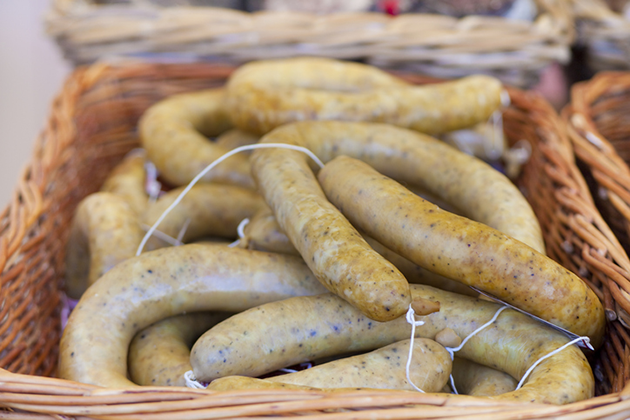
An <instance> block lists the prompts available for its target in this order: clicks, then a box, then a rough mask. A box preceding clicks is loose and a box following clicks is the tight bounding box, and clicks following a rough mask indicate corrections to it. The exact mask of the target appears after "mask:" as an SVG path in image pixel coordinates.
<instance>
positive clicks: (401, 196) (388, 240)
mask: <svg viewBox="0 0 630 420" xmlns="http://www.w3.org/2000/svg"><path fill="white" fill-rule="evenodd" d="M503 95H504V91H503V88H502V86H501V84H500V83H499V82H498V81H497V80H495V79H493V78H490V77H486V76H471V77H468V78H464V79H460V80H457V81H453V82H447V83H441V84H435V85H426V86H419V87H418V86H412V85H409V84H407V83H406V82H404V81H402V80H399V79H398V78H396V77H394V76H392V75H390V74H387V73H384V72H382V71H380V70H378V69H376V68H373V67H369V66H366V65H362V64H358V63H347V62H339V61H335V60H330V59H319V58H299V59H285V60H270V61H260V62H254V63H250V64H247V65H244V66H242V67H241V68H240V69H238V70H237V71H236V72H235V73H234V74H233V75H232V77H231V78H230V80H229V82H228V84H227V85H226V87H225V88H222V89H214V90H209V91H202V92H195V93H189V94H182V95H177V96H173V97H170V98H167V99H166V100H164V101H162V102H159V103H157V104H155V105H154V106H152V107H151V108H150V109H148V110H147V111H146V113H145V115H144V116H143V118H142V120H141V121H140V124H139V132H140V135H141V143H142V146H143V151H142V152H141V153H134V154H132V155H130V156H128V157H127V158H126V159H125V160H124V161H123V162H122V163H121V164H120V165H119V166H118V167H117V168H116V169H115V170H114V171H113V172H112V173H111V175H110V177H109V178H108V179H107V181H106V182H105V184H104V185H103V188H102V190H101V191H100V192H98V193H95V194H93V195H91V196H88V197H87V198H86V199H85V200H84V201H83V202H82V203H81V204H80V205H79V207H78V208H77V211H76V215H75V218H74V221H73V226H72V232H71V238H70V241H69V246H68V252H67V282H66V286H67V287H66V290H67V293H68V295H69V296H71V297H73V298H77V299H79V298H80V300H79V302H78V304H77V306H76V308H75V309H74V311H73V312H72V314H71V316H70V318H69V321H68V324H67V326H66V328H65V330H64V334H63V337H62V340H61V351H60V363H59V366H60V367H59V375H60V376H61V377H63V378H66V379H71V380H75V381H79V382H85V383H90V384H96V385H101V386H105V387H130V386H137V385H183V384H184V375H183V373H184V372H186V371H188V370H192V371H193V373H194V376H195V377H196V379H197V380H198V381H203V382H207V383H209V389H215V390H227V389H241V388H268V387H283V388H300V389H303V388H308V389H311V388H318V389H325V390H327V391H329V392H336V391H338V390H343V389H348V388H352V389H356V388H388V389H398V390H400V389H403V390H413V387H412V385H411V384H410V383H409V381H408V380H407V377H406V372H405V365H406V364H407V359H408V352H409V346H410V343H409V338H410V335H411V326H410V325H409V323H408V322H407V320H406V319H405V316H404V315H405V313H407V311H408V309H409V307H412V308H413V309H414V310H415V312H416V313H417V314H418V315H419V316H418V317H417V319H421V320H422V321H424V325H422V326H419V327H417V328H416V330H415V331H416V333H415V337H416V338H417V339H416V340H415V341H414V346H413V352H412V354H413V356H412V360H411V365H410V379H411V381H412V382H413V383H414V384H415V385H416V386H418V387H420V388H421V389H422V390H424V391H425V392H449V391H451V389H450V388H449V385H448V379H449V375H451V374H452V375H453V377H454V384H455V385H456V388H457V389H458V391H459V392H460V393H464V394H468V395H475V396H486V397H488V398H495V399H501V400H514V401H534V402H546V403H554V404H563V403H569V402H574V401H579V400H582V399H586V398H590V397H592V396H593V388H594V379H593V373H592V371H591V368H590V366H589V364H588V362H587V360H586V358H585V356H584V354H583V353H582V351H581V350H580V349H579V348H578V347H577V346H570V347H567V348H565V349H564V350H562V351H561V352H558V353H557V354H554V355H553V356H552V357H549V358H547V359H545V360H544V361H542V363H540V364H538V365H537V366H536V367H535V368H534V369H533V371H532V372H531V373H530V374H529V376H528V377H527V380H526V381H525V384H524V385H523V386H522V387H520V388H518V389H516V384H517V382H518V380H520V379H521V378H522V377H523V375H524V374H525V372H526V371H527V370H528V369H529V368H530V367H531V366H533V365H534V364H535V363H536V362H537V361H538V360H539V359H540V358H541V357H543V356H545V355H547V354H549V353H550V352H552V351H554V350H556V349H558V348H560V347H561V346H563V345H564V344H566V343H568V342H569V338H567V336H566V335H565V334H563V333H562V332H559V331H558V330H556V329H554V328H551V327H549V326H546V325H544V324H542V323H540V322H539V321H537V320H534V319H533V318H531V317H529V316H527V315H525V314H523V313H520V312H517V311H515V310H512V309H508V310H505V311H503V312H502V313H501V314H500V315H498V317H497V318H496V320H495V321H494V322H493V323H492V324H491V325H489V326H488V327H486V328H484V329H482V330H481V331H479V332H478V333H476V334H475V335H474V336H473V337H471V338H470V340H468V341H467V342H466V343H465V345H464V346H463V347H462V349H461V350H460V351H459V352H458V353H457V356H456V357H455V358H454V360H453V359H452V358H451V355H450V354H449V353H448V352H447V350H446V349H445V347H449V348H450V347H456V346H457V345H458V344H459V343H460V342H461V340H462V339H464V338H466V337H468V336H469V335H471V333H473V332H474V331H476V330H477V329H478V328H479V327H480V326H481V325H483V324H485V323H486V322H488V321H489V320H490V319H491V318H492V317H493V316H494V315H495V313H496V312H497V310H498V309H499V308H500V307H501V306H500V305H498V304H496V303H492V302H489V301H487V300H483V299H479V298H477V296H478V293H477V292H475V291H473V289H471V288H470V287H469V286H473V287H475V288H477V289H480V290H483V291H485V292H487V293H489V294H491V295H493V296H496V297H497V298H499V299H501V300H503V301H504V302H507V303H509V304H510V305H513V306H515V307H518V308H520V309H522V310H523V311H526V312H528V313H530V314H533V315H535V316H537V317H539V318H542V319H544V320H546V321H548V322H550V323H552V324H555V325H557V326H559V327H561V328H564V329H566V330H568V331H571V332H572V333H575V334H578V335H580V336H587V337H588V338H589V339H590V341H591V344H592V345H593V346H595V347H597V346H599V345H601V343H602V340H603V333H604V324H605V322H604V312H603V308H602V305H601V303H600V302H599V300H598V299H597V297H596V295H595V294H594V293H593V292H592V290H590V289H589V287H588V286H587V285H586V284H585V283H584V282H583V281H582V280H581V279H580V278H579V277H577V276H576V275H575V274H573V273H571V272H569V271H568V270H566V269H565V268H563V267H562V266H560V265H559V264H557V263H556V262H554V261H553V260H551V259H549V258H548V257H546V256H545V248H544V243H543V240H542V235H541V232H540V227H539V224H538V221H537V220H536V217H535V216H534V213H533V211H532V209H531V208H530V206H529V204H528V203H527V201H526V200H525V199H524V197H523V196H522V194H521V193H520V192H519V191H518V189H517V188H516V187H515V186H514V185H513V184H512V183H511V182H510V181H509V180H508V179H507V178H506V177H505V176H504V175H503V174H501V173H500V172H498V171H496V170H495V169H493V168H492V167H491V166H489V165H488V164H486V163H484V162H483V161H481V160H479V159H477V158H475V157H473V156H469V155H467V154H464V153H462V152H459V151H458V150H456V149H454V148H452V147H451V146H449V145H447V144H445V143H444V142H441V141H439V140H437V139H435V138H433V137H431V136H430V135H429V134H432V135H433V134H440V133H445V132H449V131H452V130H457V129H461V128H466V127H470V126H472V125H474V124H477V123H479V122H483V121H485V120H487V119H488V118H489V117H490V115H492V113H493V112H496V111H497V110H498V109H500V107H501V104H502V96H503ZM209 138H212V139H213V140H209ZM255 143H258V144H267V145H268V146H272V145H277V146H274V147H267V148H260V149H255V150H253V151H252V152H243V153H239V154H235V155H234V156H232V157H230V158H229V159H227V160H225V161H224V162H222V163H220V164H219V165H218V166H216V168H214V169H213V170H211V171H210V172H208V174H207V175H206V176H204V178H203V179H202V181H201V183H199V184H197V185H195V186H193V187H192V189H190V191H189V193H188V194H187V195H186V196H184V198H183V199H182V200H181V202H179V204H177V205H176V206H175V207H174V208H173V210H172V211H171V212H170V213H168V215H167V216H166V217H165V218H164V220H163V221H162V222H161V223H160V224H159V226H158V231H159V235H154V236H152V237H151V238H150V239H149V241H148V242H147V243H146V245H145V246H144V248H143V250H142V251H143V252H142V253H141V254H139V255H137V256H136V253H137V250H138V246H139V244H140V242H141V241H142V238H143V236H144V235H145V230H146V227H147V226H151V225H153V224H154V223H155V222H156V220H158V218H160V217H161V216H162V215H163V213H164V211H165V210H166V209H167V208H168V207H169V206H171V205H172V204H173V203H174V202H175V200H176V198H177V197H178V195H179V194H180V193H181V191H182V190H183V189H184V187H185V185H186V184H187V183H189V182H190V181H191V180H192V179H193V178H194V177H195V176H197V174H199V173H200V172H201V171H202V169H204V168H205V167H206V166H207V165H208V164H210V163H212V162H214V161H215V160H217V159H218V158H219V157H221V156H223V155H224V154H225V153H227V152H228V151H230V150H232V149H234V148H236V147H239V146H243V145H250V144H255ZM282 145H292V146H300V147H302V148H305V149H308V150H310V151H311V152H312V153H313V154H314V155H315V156H316V157H317V158H319V160H321V162H323V167H322V168H320V167H318V166H317V165H315V164H314V161H313V160H312V159H311V158H310V157H309V156H308V155H306V154H304V153H303V152H301V151H299V150H295V149H286V148H282V147H281V146H282ZM147 161H150V162H152V163H153V164H154V165H155V166H156V167H157V168H158V170H159V173H160V176H161V179H162V180H164V181H165V182H167V183H168V184H170V185H171V186H172V187H173V189H171V190H170V191H169V192H167V193H164V194H163V195H162V196H161V197H159V198H158V199H157V200H154V201H152V200H150V199H149V197H148V195H147V192H146V188H145V182H146V179H145V178H146V174H145V170H144V166H145V163H146V162H147ZM423 197H424V198H423ZM438 205H439V206H438ZM244 219H249V223H248V224H247V225H246V226H245V228H244V230H243V232H242V235H241V238H240V239H239V240H238V242H237V243H231V244H230V245H228V244H229V243H230V242H231V241H233V240H234V239H236V235H237V231H238V227H239V224H241V222H242V221H243V220H244ZM184 228H185V229H184ZM169 238H170V239H169ZM173 245H176V246H173ZM234 245H236V246H234ZM193 344H194V345H193ZM306 361H316V362H317V363H316V365H315V366H314V367H312V368H310V369H306V370H302V371H298V372H292V373H284V374H282V375H276V376H272V377H268V378H266V379H260V377H261V376H264V375H266V374H269V373H270V372H274V371H278V370H286V369H287V368H288V367H290V366H292V365H296V364H300V363H303V362H306ZM454 398H460V397H459V396H454ZM461 398H465V397H463V396H461Z"/></svg>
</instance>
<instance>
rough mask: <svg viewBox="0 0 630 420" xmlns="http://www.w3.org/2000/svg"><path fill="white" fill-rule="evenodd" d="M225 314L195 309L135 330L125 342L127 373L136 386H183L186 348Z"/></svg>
mask: <svg viewBox="0 0 630 420" xmlns="http://www.w3.org/2000/svg"><path fill="white" fill-rule="evenodd" d="M228 316H229V314H227V313H225V312H196V313H192V314H185V315H178V316H173V317H170V318H166V319H164V320H162V321H159V322H156V323H155V324H153V325H151V326H149V327H147V328H145V329H144V330H142V331H140V332H138V334H136V336H135V337H134V338H133V340H132V341H131V344H130V345H129V358H128V360H129V375H130V377H131V380H132V381H134V382H135V383H136V384H138V385H147V386H158V385H159V386H186V381H185V380H184V373H186V372H188V371H189V370H191V369H192V367H191V366H190V347H191V346H192V345H193V343H194V342H195V340H197V338H199V336H200V335H201V334H203V333H204V332H206V331H207V330H208V329H210V327H212V326H213V325H215V324H217V323H218V322H221V321H223V320H224V319H226V318H227V317H228Z"/></svg>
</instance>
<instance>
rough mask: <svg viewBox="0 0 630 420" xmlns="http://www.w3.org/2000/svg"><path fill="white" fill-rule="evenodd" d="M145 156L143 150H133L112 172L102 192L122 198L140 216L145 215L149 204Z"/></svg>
mask: <svg viewBox="0 0 630 420" xmlns="http://www.w3.org/2000/svg"><path fill="white" fill-rule="evenodd" d="M145 155H146V152H145V151H144V150H142V149H135V150H133V151H132V152H131V153H129V154H128V155H127V156H125V158H124V159H123V160H122V162H120V163H119V164H118V165H116V166H115V167H114V169H112V170H111V172H110V173H109V175H108V176H107V178H106V179H105V182H104V183H103V186H102V187H101V191H104V192H110V193H112V194H116V195H117V196H119V197H122V198H123V199H124V200H125V201H126V202H127V203H128V204H129V206H131V208H132V209H133V211H134V212H135V213H136V214H137V215H138V216H139V215H141V214H142V213H144V211H145V209H146V207H147V204H148V202H149V196H148V195H147V193H146V189H145V186H144V184H145V181H146V172H145V170H144V162H145Z"/></svg>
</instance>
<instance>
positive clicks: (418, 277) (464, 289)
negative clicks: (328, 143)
mask: <svg viewBox="0 0 630 420" xmlns="http://www.w3.org/2000/svg"><path fill="white" fill-rule="evenodd" d="M244 233H245V236H244V237H243V238H241V240H240V241H239V245H238V246H240V247H242V248H247V249H256V250H259V251H267V252H278V253H280V254H291V255H299V253H298V252H297V250H296V249H295V247H294V246H293V244H292V243H291V241H290V240H289V238H287V236H286V235H285V233H284V232H283V231H282V229H281V228H280V226H278V222H277V221H276V218H275V217H274V215H273V212H272V211H271V209H270V208H269V207H266V206H265V207H264V208H262V209H261V210H259V211H258V212H257V213H256V214H255V215H254V216H253V217H252V218H251V219H250V221H249V223H248V224H247V225H245V228H244ZM361 236H363V239H365V241H366V242H367V243H368V245H370V246H371V247H372V249H374V251H376V252H378V253H379V254H381V255H382V256H383V257H385V259H387V260H388V261H389V262H391V263H392V264H394V265H395V266H396V268H398V270H400V272H401V273H402V274H403V275H404V276H405V278H406V279H407V281H408V282H409V283H420V284H428V285H429V286H434V287H439V288H440V289H443V290H448V291H451V292H456V293H461V294H464V295H468V296H477V295H478V293H477V292H475V291H474V290H472V289H471V288H470V287H468V286H466V285H463V284H461V283H458V282H456V281H453V280H451V279H448V278H446V277H443V276H440V275H439V274H435V273H433V272H431V271H429V270H426V269H424V268H422V267H420V266H419V265H417V264H414V263H412V262H411V261H409V260H408V259H406V258H404V257H401V256H400V255H399V254H396V253H395V252H393V251H392V250H390V249H388V248H386V247H384V246H383V245H382V244H380V243H379V242H377V241H376V240H374V239H373V238H370V237H369V236H367V235H365V234H364V233H361Z"/></svg>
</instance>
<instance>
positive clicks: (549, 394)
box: [191, 285, 594, 404]
mask: <svg viewBox="0 0 630 420" xmlns="http://www.w3.org/2000/svg"><path fill="white" fill-rule="evenodd" d="M411 290H412V296H413V297H414V298H415V297H421V298H425V299H429V300H433V301H437V302H440V311H439V312H436V313H433V314H430V315H428V316H425V317H422V320H423V321H424V322H425V324H424V325H422V326H418V327H417V328H416V337H425V338H431V339H433V338H434V337H435V335H436V334H437V333H438V332H440V331H442V330H443V329H445V328H451V329H453V330H454V331H455V332H456V333H457V335H459V336H460V337H467V336H468V335H470V334H471V333H472V332H473V331H474V330H476V329H477V328H478V327H480V326H481V325H483V324H484V323H486V322H487V321H489V320H490V319H491V318H492V317H493V316H494V314H495V313H496V311H497V310H498V309H499V308H500V306H499V305H497V304H495V303H492V302H486V301H483V300H479V299H474V298H471V297H468V296H462V295H458V294H455V293H451V292H446V291H442V290H439V289H435V288H432V287H430V286H423V285H411ZM254 324H255V325H261V324H264V325H266V327H265V328H258V329H256V333H252V331H251V328H250V327H251V325H254ZM245 331H247V334H244V332H245ZM410 334H411V326H410V325H409V324H408V323H407V322H406V320H405V319H404V318H398V319H395V320H393V321H389V322H377V321H372V320H370V319H369V318H367V317H365V316H364V315H363V314H361V312H359V311H358V310H357V309H356V308H353V307H352V306H351V305H349V304H348V303H346V302H345V301H344V300H342V299H340V298H339V297H337V296H335V295H332V294H325V295H319V296H308V297H299V298H291V299H286V300H284V301H281V302H273V303H270V304H266V305H261V306H259V307H257V308H253V309H250V310H248V311H245V312H243V313H241V314H237V315H234V316H232V317H230V318H229V319H227V320H225V321H223V322H221V323H219V324H217V325H216V326H215V327H213V328H211V329H210V330H209V331H208V332H207V333H205V334H204V335H203V336H201V338H200V339H199V340H198V341H197V342H196V343H195V345H194V346H193V349H192V352H191V364H192V366H193V370H194V373H195V376H196V377H197V379H199V380H204V381H209V380H212V379H213V378H219V377H222V376H228V375H245V376H259V375H261V374H263V373H265V372H270V371H274V370H276V369H278V368H281V367H283V366H290V365H293V364H297V363H301V362H304V361H307V360H317V359H320V358H323V357H328V356H330V355H334V354H342V353H348V352H357V351H366V350H371V349H374V348H378V347H382V346H385V345H388V344H390V343H393V342H396V341H400V340H404V339H407V338H409V336H410ZM568 341H569V340H568V339H567V337H566V336H565V335H563V334H562V333H560V332H558V331H556V330H554V329H553V328H550V327H547V326H545V325H543V324H541V323H539V322H538V321H535V320H533V319H532V318H530V317H528V316H526V315H524V314H521V313H519V312H516V311H513V310H511V309H508V310H504V311H503V312H502V313H501V314H500V316H499V317H498V318H497V320H496V321H495V322H494V323H493V324H492V325H490V326H489V327H487V328H486V329H484V330H482V331H480V332H479V333H478V334H476V335H475V336H473V337H471V338H470V340H469V341H468V342H467V343H466V345H465V346H464V347H463V348H462V350H461V351H459V352H458V353H456V354H457V356H460V357H463V358H466V359H469V360H472V361H475V362H477V363H481V364H484V365H486V366H490V367H492V368H494V369H498V370H501V371H503V372H506V373H508V374H509V375H511V376H512V377H515V378H521V377H522V376H523V375H524V373H525V372H526V371H527V369H528V368H529V367H530V366H532V365H533V364H534V363H535V362H536V361H537V360H538V359H539V358H540V357H542V356H545V355H547V354H548V353H549V352H551V351H553V350H556V349H558V348H559V347H561V346H562V345H564V344H565V343H567V342H568ZM228 351H229V352H228ZM593 392H594V378H593V373H592V371H591V368H590V366H589V364H588V361H587V360H586V357H585V356H584V354H583V353H582V351H581V350H580V349H579V348H578V347H577V346H570V347H568V348H566V349H564V350H562V351H561V352H559V353H557V354H555V355H554V356H552V357H549V358H548V359H546V360H544V361H543V362H542V363H540V364H539V365H538V366H537V367H536V368H535V369H534V370H533V372H532V373H531V374H530V376H529V377H528V379H527V381H526V382H525V385H524V386H523V387H522V388H520V389H519V390H517V391H513V392H508V393H506V394H502V395H500V396H497V397H493V398H497V399H501V400H511V401H523V402H524V401H532V402H539V403H553V404H566V403H570V402H574V401H580V400H583V399H587V398H590V397H592V396H593Z"/></svg>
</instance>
